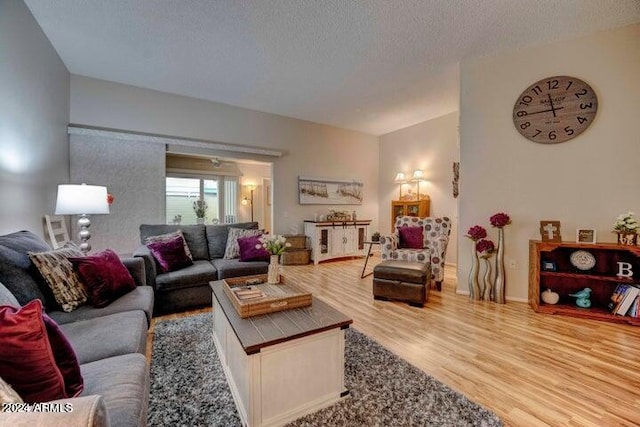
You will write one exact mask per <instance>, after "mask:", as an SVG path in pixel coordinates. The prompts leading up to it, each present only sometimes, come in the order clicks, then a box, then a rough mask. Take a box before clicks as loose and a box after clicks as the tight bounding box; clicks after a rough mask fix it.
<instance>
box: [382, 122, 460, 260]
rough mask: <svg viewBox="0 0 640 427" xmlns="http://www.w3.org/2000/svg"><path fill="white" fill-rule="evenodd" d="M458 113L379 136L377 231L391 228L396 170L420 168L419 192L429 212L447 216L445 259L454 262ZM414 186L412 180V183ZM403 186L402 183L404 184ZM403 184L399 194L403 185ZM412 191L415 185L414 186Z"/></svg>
mask: <svg viewBox="0 0 640 427" xmlns="http://www.w3.org/2000/svg"><path fill="white" fill-rule="evenodd" d="M458 153H459V149H458V113H451V114H447V115H445V116H442V117H438V118H436V119H433V120H429V121H426V122H423V123H419V124H417V125H414V126H411V127H408V128H405V129H401V130H398V131H395V132H391V133H388V134H386V135H382V136H381V137H380V172H379V175H380V196H379V197H380V206H379V209H378V215H379V216H380V232H381V234H387V233H388V232H389V231H390V230H391V226H392V223H391V201H392V200H397V199H398V197H399V185H398V184H396V183H394V182H393V180H394V178H395V176H396V173H397V172H404V173H405V174H406V175H407V176H409V175H410V174H411V173H412V172H413V170H415V169H422V170H423V171H424V172H425V180H426V182H424V183H421V184H420V192H421V193H424V194H427V195H429V197H430V198H431V209H430V216H447V217H449V218H451V221H452V225H453V227H452V230H451V240H450V243H449V246H448V247H447V257H446V262H447V263H449V264H456V262H457V260H456V258H457V250H458V248H457V230H458V206H457V200H456V199H455V198H454V197H453V194H452V184H451V181H452V180H453V168H452V166H453V162H457V161H458ZM412 185H414V186H415V184H412ZM405 187H406V186H405ZM405 187H403V194H404V193H406V190H407V189H406V188H405ZM414 191H415V188H414Z"/></svg>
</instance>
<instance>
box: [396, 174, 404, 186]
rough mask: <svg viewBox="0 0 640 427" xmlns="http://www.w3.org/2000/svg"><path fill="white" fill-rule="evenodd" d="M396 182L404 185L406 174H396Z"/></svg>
mask: <svg viewBox="0 0 640 427" xmlns="http://www.w3.org/2000/svg"><path fill="white" fill-rule="evenodd" d="M394 181H395V182H399V183H402V182H404V173H403V172H398V173H397V174H396V178H395V179H394Z"/></svg>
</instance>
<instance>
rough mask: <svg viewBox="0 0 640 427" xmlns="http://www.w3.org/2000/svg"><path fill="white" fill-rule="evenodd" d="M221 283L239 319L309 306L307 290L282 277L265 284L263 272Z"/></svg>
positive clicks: (309, 299)
mask: <svg viewBox="0 0 640 427" xmlns="http://www.w3.org/2000/svg"><path fill="white" fill-rule="evenodd" d="M223 282H224V285H223V286H222V288H223V289H224V293H225V294H226V295H227V297H228V298H229V301H231V304H233V306H234V307H235V309H236V311H237V312H238V314H239V315H240V317H242V318H243V319H244V318H247V317H251V316H259V315H261V314H268V313H275V312H276V311H283V310H289V309H292V308H300V307H307V306H309V305H311V293H309V292H305V291H303V290H302V289H300V288H298V287H297V286H295V285H294V284H293V283H290V282H288V281H287V280H285V278H284V277H282V276H280V283H278V284H269V283H267V275H266V274H258V275H256V276H244V277H234V278H229V279H224V280H223Z"/></svg>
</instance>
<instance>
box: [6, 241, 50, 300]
mask: <svg viewBox="0 0 640 427" xmlns="http://www.w3.org/2000/svg"><path fill="white" fill-rule="evenodd" d="M49 250H51V248H50V247H49V245H47V243H46V242H45V241H44V240H42V238H40V237H38V236H37V235H35V234H34V233H32V232H31V231H17V232H15V233H11V234H6V235H4V236H0V282H2V283H3V284H4V285H5V286H6V287H7V289H9V290H10V291H11V293H12V294H13V296H14V297H16V299H17V300H18V302H19V303H20V305H24V304H26V303H28V302H29V301H31V300H34V299H39V300H40V301H42V303H43V304H44V305H45V307H47V308H55V307H57V304H56V302H55V298H54V297H53V293H52V292H51V290H50V289H49V287H48V286H47V285H46V284H45V283H44V280H42V278H41V277H40V273H38V270H37V269H36V267H35V266H34V265H33V264H32V263H31V260H30V259H29V255H28V252H44V251H49Z"/></svg>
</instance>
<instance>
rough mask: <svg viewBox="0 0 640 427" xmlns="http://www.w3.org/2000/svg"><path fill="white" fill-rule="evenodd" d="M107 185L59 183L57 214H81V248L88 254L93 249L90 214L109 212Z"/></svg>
mask: <svg viewBox="0 0 640 427" xmlns="http://www.w3.org/2000/svg"><path fill="white" fill-rule="evenodd" d="M107 197H108V196H107V187H102V186H98V185H87V184H81V185H77V184H62V185H58V197H57V199H56V212H55V213H56V215H80V218H79V219H78V227H80V232H79V233H78V236H79V237H80V242H81V243H80V250H81V251H82V252H83V253H84V254H87V253H88V252H89V251H90V250H91V245H90V244H89V239H90V238H91V232H90V231H89V227H90V226H91V221H90V220H89V217H88V216H87V215H89V214H108V213H109V203H108V201H107Z"/></svg>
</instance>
